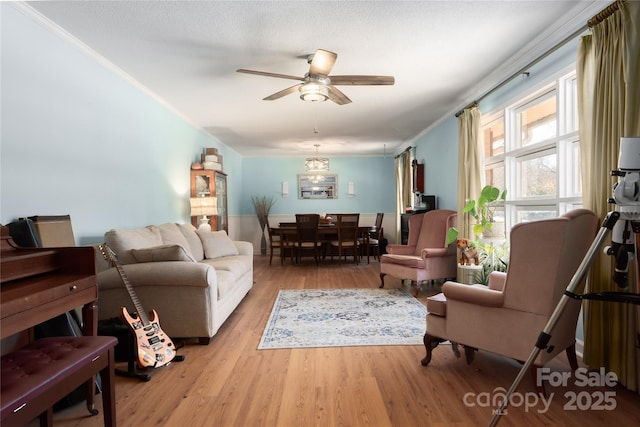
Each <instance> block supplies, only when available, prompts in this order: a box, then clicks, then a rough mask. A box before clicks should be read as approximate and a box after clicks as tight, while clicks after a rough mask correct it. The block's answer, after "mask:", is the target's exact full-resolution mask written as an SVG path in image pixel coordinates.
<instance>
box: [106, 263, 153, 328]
mask: <svg viewBox="0 0 640 427" xmlns="http://www.w3.org/2000/svg"><path fill="white" fill-rule="evenodd" d="M114 264H115V267H116V270H117V271H118V274H119V275H120V278H121V279H122V283H124V286H125V287H126V288H127V292H129V297H131V301H132V302H133V306H134V307H135V308H136V312H137V313H138V318H139V319H140V320H141V321H142V324H143V325H145V326H148V325H149V324H150V323H151V322H150V321H149V316H147V312H146V311H144V308H142V304H141V303H140V300H139V299H138V295H137V294H136V291H135V290H134V289H133V285H131V282H130V281H129V278H128V277H127V274H126V273H125V271H124V268H122V265H120V263H119V262H115V263H114Z"/></svg>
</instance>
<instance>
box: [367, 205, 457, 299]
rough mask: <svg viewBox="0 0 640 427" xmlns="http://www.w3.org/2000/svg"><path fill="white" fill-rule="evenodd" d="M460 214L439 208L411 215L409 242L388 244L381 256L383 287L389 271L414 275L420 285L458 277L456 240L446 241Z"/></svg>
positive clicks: (414, 282) (413, 279)
mask: <svg viewBox="0 0 640 427" xmlns="http://www.w3.org/2000/svg"><path fill="white" fill-rule="evenodd" d="M456 219H457V214H456V212H454V211H451V210H446V209H437V210H433V211H428V212H425V213H424V214H417V215H413V216H411V218H409V239H408V242H407V244H406V245H387V252H388V253H386V254H384V255H382V256H381V257H380V287H381V288H383V287H384V276H386V275H387V274H390V275H392V276H393V277H397V278H399V279H403V280H404V279H410V280H411V282H412V285H414V286H415V287H416V295H417V293H418V291H419V289H420V284H421V283H422V282H424V281H425V280H435V279H450V278H453V277H456V270H457V259H456V258H457V252H456V246H455V244H453V243H452V244H450V245H446V242H445V241H446V235H447V230H448V229H449V227H455V226H456Z"/></svg>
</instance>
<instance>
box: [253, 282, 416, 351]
mask: <svg viewBox="0 0 640 427" xmlns="http://www.w3.org/2000/svg"><path fill="white" fill-rule="evenodd" d="M426 314H427V309H426V307H425V306H424V305H422V303H421V302H420V301H418V300H417V299H415V298H414V297H412V296H411V295H409V294H407V293H405V292H403V291H402V290H400V289H297V290H281V291H280V293H279V294H278V298H277V299H276V302H275V304H274V306H273V310H272V312H271V316H270V317H269V322H268V323H267V326H266V328H265V330H264V333H263V335H262V339H261V340H260V345H258V349H274V348H303V347H351V346H367V345H371V346H374V345H421V344H422V337H423V336H424V332H425V316H426Z"/></svg>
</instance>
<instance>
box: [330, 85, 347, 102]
mask: <svg viewBox="0 0 640 427" xmlns="http://www.w3.org/2000/svg"><path fill="white" fill-rule="evenodd" d="M327 89H329V99H330V100H332V101H333V102H335V103H336V104H338V105H344V104H349V103H350V102H351V100H350V99H349V98H348V97H347V95H345V94H344V93H342V92H341V91H340V90H338V88H337V87H333V86H327Z"/></svg>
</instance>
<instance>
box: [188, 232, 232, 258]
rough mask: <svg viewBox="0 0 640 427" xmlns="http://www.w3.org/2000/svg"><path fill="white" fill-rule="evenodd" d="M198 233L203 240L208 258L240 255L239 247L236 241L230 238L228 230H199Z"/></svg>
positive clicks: (205, 254)
mask: <svg viewBox="0 0 640 427" xmlns="http://www.w3.org/2000/svg"><path fill="white" fill-rule="evenodd" d="M196 233H197V234H198V237H200V240H201V241H202V247H203V249H204V256H205V257H206V258H207V259H214V258H220V257H225V256H232V255H238V248H236V245H235V243H233V240H231V238H229V236H228V235H227V232H226V231H224V230H221V231H200V230H197V231H196Z"/></svg>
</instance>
